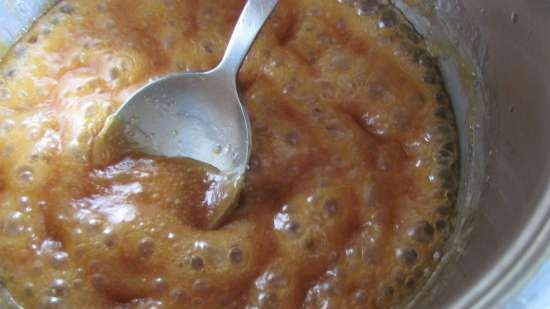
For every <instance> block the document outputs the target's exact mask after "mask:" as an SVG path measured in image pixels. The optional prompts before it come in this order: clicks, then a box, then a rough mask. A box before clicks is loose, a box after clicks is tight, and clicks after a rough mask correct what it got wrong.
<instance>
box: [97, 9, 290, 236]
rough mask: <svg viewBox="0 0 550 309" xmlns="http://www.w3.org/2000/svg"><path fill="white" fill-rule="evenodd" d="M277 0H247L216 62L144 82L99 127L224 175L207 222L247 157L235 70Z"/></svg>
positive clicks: (232, 189)
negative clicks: (198, 69)
mask: <svg viewBox="0 0 550 309" xmlns="http://www.w3.org/2000/svg"><path fill="white" fill-rule="evenodd" d="M278 2H279V1H278V0H248V1H247V3H246V5H245V6H244V9H243V11H242V13H241V16H240V17H239V20H238V21H237V24H236V26H235V29H234V31H233V34H232V36H231V39H230V40H229V43H228V45H227V50H226V51H225V55H224V56H223V58H222V60H221V62H220V64H219V65H218V66H217V67H215V68H214V69H212V70H210V71H207V72H196V73H176V74H173V75H169V76H164V77H162V78H160V79H157V80H154V81H152V82H150V83H149V84H147V85H146V86H145V87H143V88H141V89H139V90H138V91H137V92H135V93H134V94H133V95H132V96H131V97H130V98H129V99H128V101H126V102H125V103H124V104H123V105H122V106H121V107H120V109H119V110H118V111H117V112H116V113H115V114H114V116H113V117H112V118H111V121H110V123H108V124H107V125H106V126H105V128H104V129H103V131H102V132H101V133H100V136H102V135H113V134H115V133H113V132H114V131H113V130H114V128H115V127H116V130H117V132H118V133H116V134H123V135H124V136H123V137H124V139H125V140H126V142H127V143H128V144H131V145H132V149H133V150H139V151H140V152H143V153H145V154H150V155H156V156H164V157H171V158H178V157H185V158H191V159H194V160H197V161H201V162H204V163H207V164H209V165H212V166H214V167H216V168H217V169H218V170H219V171H220V172H221V173H223V174H224V175H227V183H228V184H227V187H226V190H225V191H226V192H225V193H224V195H223V196H222V199H224V201H223V202H222V203H218V206H217V209H215V211H214V214H213V215H212V216H211V219H210V221H209V223H208V226H209V227H210V228H213V227H215V226H217V225H218V224H219V222H220V221H221V220H222V219H223V218H224V217H225V216H226V214H227V213H228V212H229V211H230V210H231V209H232V207H231V206H232V205H233V204H235V203H234V199H235V198H236V196H237V194H238V191H239V189H240V184H241V181H242V178H243V175H244V173H245V171H246V168H247V164H248V161H249V157H250V148H251V130H250V120H249V118H248V115H247V112H246V110H245V107H244V106H243V104H242V100H241V98H240V95H239V89H238V85H237V74H238V72H239V69H240V67H241V65H242V63H243V61H244V58H245V56H246V55H247V53H248V51H249V50H250V47H251V46H252V43H253V42H254V40H255V39H256V36H257V35H258V33H259V32H260V30H261V28H262V27H263V25H264V23H265V21H266V20H267V18H268V17H269V15H270V14H271V12H272V11H273V9H274V8H275V6H276V5H277V3H278ZM115 124H116V125H115ZM120 132H122V133H120Z"/></svg>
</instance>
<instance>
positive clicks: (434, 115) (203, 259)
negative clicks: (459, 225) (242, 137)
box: [0, 0, 457, 309]
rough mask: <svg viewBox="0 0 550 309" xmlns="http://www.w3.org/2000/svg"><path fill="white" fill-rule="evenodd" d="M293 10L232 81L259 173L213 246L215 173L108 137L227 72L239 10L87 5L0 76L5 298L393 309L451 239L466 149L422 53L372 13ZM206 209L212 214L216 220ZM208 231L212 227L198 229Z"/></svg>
mask: <svg viewBox="0 0 550 309" xmlns="http://www.w3.org/2000/svg"><path fill="white" fill-rule="evenodd" d="M339 2H347V1H336V0H295V1H290V0H287V1H285V0H282V1H281V3H280V4H279V6H278V8H277V9H276V11H275V13H274V15H273V16H272V17H271V18H270V20H269V21H268V23H267V25H266V27H265V28H264V30H263V31H262V33H261V35H260V36H259V38H258V40H257V42H256V43H255V44H254V47H253V48H252V51H251V53H250V55H249V56H248V58H247V60H246V62H245V64H244V66H243V68H242V70H241V72H240V75H239V82H240V87H241V90H242V95H243V98H244V100H245V103H246V106H247V108H248V111H249V113H250V117H251V121H252V126H253V145H254V147H253V155H252V159H251V162H250V170H249V171H248V172H247V175H246V182H245V184H244V189H243V192H242V194H241V198H240V201H239V206H238V208H237V209H236V210H235V212H234V213H233V214H232V215H231V216H230V217H229V218H228V219H227V221H226V223H225V224H224V225H223V226H222V227H220V228H219V229H216V230H206V229H203V228H201V224H200V222H199V221H200V220H202V219H200V218H204V215H201V214H200V211H199V215H197V212H195V210H196V209H197V207H198V208H200V207H201V205H205V203H206V204H208V203H207V202H208V199H209V198H211V196H209V188H210V186H211V185H212V182H211V180H212V179H211V178H209V177H210V176H209V175H210V174H209V173H208V172H207V171H205V170H204V168H203V167H200V166H199V167H197V166H196V165H193V164H189V162H182V161H181V160H173V159H165V158H158V157H147V156H141V155H135V154H134V155H123V156H122V157H120V158H116V159H115V160H113V161H112V162H108V163H107V164H102V165H99V166H98V165H97V164H94V160H93V151H92V150H93V149H94V144H95V143H96V137H97V134H98V132H99V131H100V130H101V129H102V128H103V126H104V125H105V121H106V119H107V117H108V116H109V115H111V114H112V113H113V112H114V111H115V110H116V108H117V107H118V106H119V105H120V104H121V103H122V102H124V100H125V99H126V98H128V96H129V95H130V94H131V93H132V92H133V91H134V90H136V89H137V88H139V87H140V86H141V85H143V84H144V83H146V82H147V81H148V79H150V78H152V77H155V76H159V75H162V74H166V73H170V72H175V71H179V70H184V71H201V70H206V69H209V68H212V67H213V66H214V65H215V64H216V63H217V62H218V61H219V59H220V58H221V55H222V53H223V50H224V48H225V45H226V42H227V39H228V36H229V34H230V31H231V29H232V28H233V25H234V23H235V21H236V18H237V16H238V15H239V13H240V10H241V9H242V6H243V4H244V1H242V0H211V1H197V0H171V1H170V0H162V1H161V0H159V1H148V0H132V1H130V0H109V1H107V0H105V1H104V0H75V1H67V2H61V3H59V4H58V5H56V6H55V7H54V8H53V9H52V10H51V11H50V12H49V13H47V14H46V15H45V16H43V17H42V18H41V19H40V20H39V21H38V22H37V24H36V25H35V26H34V27H33V29H31V31H30V32H29V33H28V34H27V35H25V36H24V37H23V38H22V40H21V41H20V42H19V43H18V44H17V45H16V46H15V47H14V48H13V49H12V51H11V53H10V54H9V56H8V57H7V58H6V59H5V60H4V62H3V63H2V66H1V69H2V74H3V75H2V78H1V79H0V153H1V155H2V160H1V161H0V283H3V285H5V286H6V287H7V288H8V289H9V291H10V293H11V294H12V295H13V297H14V299H15V300H16V301H17V302H18V303H19V304H21V305H22V306H23V307H24V308H29V309H32V308H178V309H181V308H184V309H185V308H204V309H220V308H234V309H241V308H243V309H244V308H246V309H262V308H277V309H298V308H305V309H316V308H319V309H321V308H323V309H328V308H339V309H344V308H349V309H352V308H392V306H395V305H397V304H400V303H402V302H403V301H405V300H406V299H407V297H408V296H410V295H411V293H413V292H414V291H415V290H416V289H417V288H418V287H419V286H421V285H422V283H423V282H424V281H425V279H426V278H427V277H429V275H430V274H431V273H432V271H433V269H434V267H435V265H436V263H437V262H438V260H439V258H440V257H441V247H442V245H443V244H444V242H445V240H446V238H447V236H448V232H449V219H450V218H451V216H452V206H453V204H454V195H455V191H456V176H457V175H456V161H457V145H456V137H455V133H454V124H453V117H452V112H451V111H450V106H449V102H448V99H447V96H446V95H445V93H444V90H443V88H442V86H441V83H440V80H439V75H438V74H437V69H436V68H435V66H434V61H433V59H432V58H431V57H430V56H429V55H428V54H427V53H426V52H425V51H424V46H423V42H422V40H421V38H420V37H418V35H417V34H415V33H414V31H413V30H412V29H411V28H410V26H408V25H406V24H405V23H404V22H403V20H402V18H401V17H400V16H399V15H398V14H396V13H395V12H394V11H393V10H391V9H390V8H386V7H383V6H380V5H378V4H375V3H376V1H359V2H357V3H355V4H353V3H352V4H349V5H348V4H342V3H339ZM205 201H206V202H205ZM201 216H202V217H201Z"/></svg>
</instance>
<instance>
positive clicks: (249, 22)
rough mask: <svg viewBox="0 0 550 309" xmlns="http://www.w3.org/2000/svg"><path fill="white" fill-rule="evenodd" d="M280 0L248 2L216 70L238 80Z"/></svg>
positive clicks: (251, 0) (249, 0)
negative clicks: (251, 48) (258, 36)
mask: <svg viewBox="0 0 550 309" xmlns="http://www.w3.org/2000/svg"><path fill="white" fill-rule="evenodd" d="M278 2H279V0H248V1H247V2H246V5H245V6H244V9H243V11H242V13H241V16H240V17H239V20H238V21H237V24H236V26H235V29H234V30H233V34H232V35H231V39H229V43H228V44H227V49H226V50H225V54H224V56H223V58H222V61H221V63H220V64H219V65H218V67H217V68H216V70H219V71H221V73H225V74H228V75H229V76H231V77H232V78H233V79H235V80H236V77H237V73H238V72H239V69H240V67H241V65H242V63H243V61H244V58H245V57H246V54H247V53H248V51H249V50H250V47H251V46H252V43H254V40H255V39H256V36H257V35H258V33H259V32H260V30H261V29H262V27H263V25H264V23H265V22H266V20H267V18H268V17H269V15H271V12H272V11H273V9H274V8H275V6H276V5H277V3H278Z"/></svg>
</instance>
